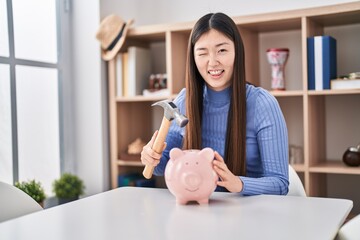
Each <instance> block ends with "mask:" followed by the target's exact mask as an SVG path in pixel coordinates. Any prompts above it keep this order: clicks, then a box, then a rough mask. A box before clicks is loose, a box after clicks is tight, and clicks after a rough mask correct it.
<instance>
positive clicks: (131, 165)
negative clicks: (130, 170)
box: [117, 160, 144, 167]
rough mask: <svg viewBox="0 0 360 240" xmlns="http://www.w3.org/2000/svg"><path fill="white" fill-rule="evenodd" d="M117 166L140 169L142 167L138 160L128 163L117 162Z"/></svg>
mask: <svg viewBox="0 0 360 240" xmlns="http://www.w3.org/2000/svg"><path fill="white" fill-rule="evenodd" d="M117 165H118V166H129V167H142V166H144V165H143V164H142V163H141V162H140V160H139V161H129V160H117Z"/></svg>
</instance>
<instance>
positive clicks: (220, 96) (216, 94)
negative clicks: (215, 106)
mask: <svg viewBox="0 0 360 240" xmlns="http://www.w3.org/2000/svg"><path fill="white" fill-rule="evenodd" d="M230 96H231V87H227V88H225V89H224V90H221V91H214V90H212V89H210V88H209V87H208V86H206V84H205V87H204V98H205V99H207V100H208V101H209V102H212V103H219V104H224V103H229V102H230Z"/></svg>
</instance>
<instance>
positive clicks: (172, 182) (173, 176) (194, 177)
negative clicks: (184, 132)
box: [165, 148, 218, 204]
mask: <svg viewBox="0 0 360 240" xmlns="http://www.w3.org/2000/svg"><path fill="white" fill-rule="evenodd" d="M213 160H214V151H213V150H212V149H211V148H204V149H202V150H201V151H200V150H184V151H183V150H181V149H179V148H173V149H172V150H171V151H170V160H169V162H168V163H167V165H166V168H165V182H166V185H167V187H168V189H169V191H170V192H171V193H172V194H173V195H174V196H175V197H176V202H177V203H178V204H186V203H187V202H189V201H196V202H198V203H199V204H207V203H208V202H209V197H210V195H211V194H212V193H213V192H214V190H215V188H216V182H217V180H218V176H217V174H216V172H215V171H214V169H213V166H212V161H213Z"/></svg>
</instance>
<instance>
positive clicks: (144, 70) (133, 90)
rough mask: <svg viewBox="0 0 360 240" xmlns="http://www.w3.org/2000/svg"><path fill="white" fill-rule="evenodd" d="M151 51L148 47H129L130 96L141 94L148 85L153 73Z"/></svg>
mask: <svg viewBox="0 0 360 240" xmlns="http://www.w3.org/2000/svg"><path fill="white" fill-rule="evenodd" d="M150 53H151V52H150V50H149V49H147V48H141V47H135V46H132V47H129V48H128V86H127V87H128V91H127V93H128V96H135V95H141V94H142V91H143V90H144V89H146V88H147V87H148V85H149V77H150V75H151V54H150Z"/></svg>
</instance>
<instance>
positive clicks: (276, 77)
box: [266, 48, 289, 90]
mask: <svg viewBox="0 0 360 240" xmlns="http://www.w3.org/2000/svg"><path fill="white" fill-rule="evenodd" d="M266 55H267V59H268V62H269V63H270V65H271V89H273V90H285V72H284V68H285V64H286V61H287V59H288V56H289V49H288V48H269V49H268V50H267V51H266Z"/></svg>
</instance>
